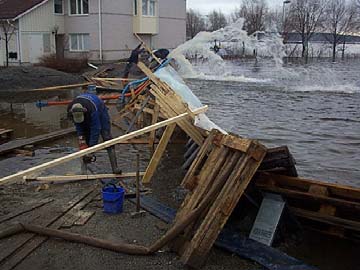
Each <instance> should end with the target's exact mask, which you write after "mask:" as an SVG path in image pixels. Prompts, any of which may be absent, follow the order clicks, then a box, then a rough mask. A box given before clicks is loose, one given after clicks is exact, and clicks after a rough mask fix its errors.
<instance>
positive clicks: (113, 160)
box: [106, 147, 122, 174]
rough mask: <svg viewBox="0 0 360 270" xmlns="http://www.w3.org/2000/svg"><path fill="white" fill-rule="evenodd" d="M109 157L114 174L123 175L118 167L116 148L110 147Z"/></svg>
mask: <svg viewBox="0 0 360 270" xmlns="http://www.w3.org/2000/svg"><path fill="white" fill-rule="evenodd" d="M106 151H107V152H108V155H109V159H110V164H111V169H112V172H113V173H114V174H121V173H122V170H121V169H120V168H119V167H118V165H117V159H116V152H115V147H109V148H107V149H106Z"/></svg>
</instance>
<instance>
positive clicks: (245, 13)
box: [231, 0, 268, 35]
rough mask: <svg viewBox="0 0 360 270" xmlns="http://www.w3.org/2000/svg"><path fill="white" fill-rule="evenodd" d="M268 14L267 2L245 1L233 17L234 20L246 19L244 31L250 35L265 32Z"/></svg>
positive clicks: (259, 0)
mask: <svg viewBox="0 0 360 270" xmlns="http://www.w3.org/2000/svg"><path fill="white" fill-rule="evenodd" d="M267 14H268V6H267V4H266V1H265V0H243V1H242V3H241V6H240V8H239V9H236V10H235V11H234V12H233V13H232V15H231V18H232V20H234V21H235V20H237V19H238V18H244V19H245V22H244V29H245V30H246V31H247V32H248V34H249V35H250V34H253V33H254V32H256V31H264V30H265V21H266V16H267Z"/></svg>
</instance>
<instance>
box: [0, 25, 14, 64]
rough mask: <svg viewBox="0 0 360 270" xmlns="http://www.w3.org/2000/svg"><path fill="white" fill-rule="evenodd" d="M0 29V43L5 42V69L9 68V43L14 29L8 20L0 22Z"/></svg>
mask: <svg viewBox="0 0 360 270" xmlns="http://www.w3.org/2000/svg"><path fill="white" fill-rule="evenodd" d="M0 27H1V32H2V36H0V41H1V40H2V39H3V40H4V41H5V54H6V56H5V57H6V67H8V66H9V43H10V40H11V38H12V36H13V35H14V34H15V31H16V27H15V26H14V25H13V24H12V23H10V22H9V21H8V20H4V21H0Z"/></svg>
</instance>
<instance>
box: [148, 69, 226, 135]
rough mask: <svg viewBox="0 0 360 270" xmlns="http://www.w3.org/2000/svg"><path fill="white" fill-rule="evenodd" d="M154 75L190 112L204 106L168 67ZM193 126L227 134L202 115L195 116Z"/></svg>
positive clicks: (174, 71) (173, 70)
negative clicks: (173, 92) (179, 98)
mask: <svg viewBox="0 0 360 270" xmlns="http://www.w3.org/2000/svg"><path fill="white" fill-rule="evenodd" d="M154 74H155V76H157V77H158V78H159V79H161V80H162V81H164V82H166V83H167V84H168V85H169V86H171V88H172V89H173V90H174V91H175V92H176V93H177V94H178V95H179V96H180V97H181V98H182V99H183V101H184V102H186V103H187V104H188V106H189V108H190V110H195V109H197V108H200V107H203V106H204V105H203V104H202V103H201V101H200V99H199V98H198V97H197V96H196V95H195V94H194V93H193V92H192V91H191V90H190V88H189V87H188V86H187V85H186V83H185V82H184V80H183V79H182V78H181V77H180V76H179V74H178V73H177V72H176V70H175V69H174V68H173V67H171V66H170V65H167V66H165V67H163V68H160V69H158V70H157V71H156V72H155V73H154ZM195 126H197V127H200V128H202V129H205V130H208V131H211V130H212V129H217V130H219V131H221V132H222V133H224V134H227V132H226V131H224V130H223V129H222V128H220V127H219V126H217V125H216V124H215V123H214V122H212V121H211V120H210V119H209V118H208V117H207V116H206V115H205V114H204V113H202V114H199V115H197V116H196V118H195Z"/></svg>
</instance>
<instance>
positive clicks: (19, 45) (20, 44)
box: [18, 19, 22, 64]
mask: <svg viewBox="0 0 360 270" xmlns="http://www.w3.org/2000/svg"><path fill="white" fill-rule="evenodd" d="M20 20H21V19H19V20H18V54H19V56H18V57H19V58H18V60H19V64H21V63H22V42H21V27H20V25H21V21H20Z"/></svg>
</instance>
